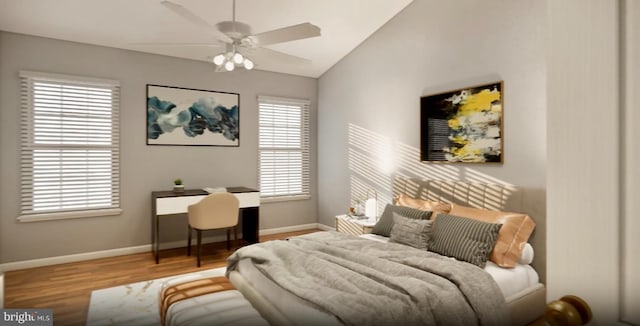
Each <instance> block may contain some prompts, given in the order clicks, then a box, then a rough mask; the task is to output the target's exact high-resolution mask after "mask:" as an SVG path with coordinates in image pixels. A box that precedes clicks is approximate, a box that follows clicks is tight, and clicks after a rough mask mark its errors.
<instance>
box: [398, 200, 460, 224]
mask: <svg viewBox="0 0 640 326" xmlns="http://www.w3.org/2000/svg"><path fill="white" fill-rule="evenodd" d="M393 202H394V205H396V206H405V207H411V208H415V209H419V210H421V211H431V212H433V213H432V214H431V219H433V216H435V215H436V214H438V213H444V214H448V213H449V211H450V210H451V204H447V203H441V202H437V201H431V200H425V199H416V198H411V197H409V196H405V195H398V196H396V197H394V200H393Z"/></svg>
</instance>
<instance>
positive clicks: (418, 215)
mask: <svg viewBox="0 0 640 326" xmlns="http://www.w3.org/2000/svg"><path fill="white" fill-rule="evenodd" d="M393 212H396V213H398V214H400V215H402V216H405V217H408V218H412V219H416V220H428V219H429V216H431V212H429V211H421V210H419V209H415V208H411V207H402V206H395V205H391V204H387V206H385V208H384V211H383V212H382V215H381V216H380V220H378V223H376V225H375V226H374V227H373V229H372V230H371V233H373V234H377V235H381V236H385V237H388V236H389V235H391V228H392V227H393Z"/></svg>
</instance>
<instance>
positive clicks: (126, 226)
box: [0, 32, 317, 263]
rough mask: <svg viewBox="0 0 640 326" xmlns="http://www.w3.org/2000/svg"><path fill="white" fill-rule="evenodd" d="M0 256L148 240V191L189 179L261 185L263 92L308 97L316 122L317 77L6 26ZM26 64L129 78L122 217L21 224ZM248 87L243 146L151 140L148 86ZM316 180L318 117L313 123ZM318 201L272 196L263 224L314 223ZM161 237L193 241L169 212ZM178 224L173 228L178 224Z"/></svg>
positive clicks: (1, 58)
mask: <svg viewBox="0 0 640 326" xmlns="http://www.w3.org/2000/svg"><path fill="white" fill-rule="evenodd" d="M0 69H1V71H0V94H2V97H1V98H0V136H1V140H0V153H2V154H1V155H2V156H1V158H2V160H1V163H0V164H1V165H0V173H1V176H2V180H1V182H0V206H1V208H0V263H7V262H13V261H21V260H28V259H35V258H42V257H52V256H59V255H68V254H74V253H83V252H91V251H97V250H106V249H115V248H124V247H130V246H138V245H144V244H149V243H150V241H151V239H150V234H151V231H150V228H151V226H150V225H151V224H150V221H151V219H150V214H151V213H150V212H151V205H150V192H151V191H152V190H168V189H170V188H171V186H172V183H173V181H172V180H173V179H175V178H176V177H181V178H182V179H183V180H184V182H185V184H186V187H187V188H200V187H204V186H225V185H228V186H232V185H242V186H248V187H256V186H257V183H258V175H257V174H258V156H257V154H258V151H257V140H258V139H257V126H258V120H257V101H256V96H257V95H272V96H284V97H296V98H307V99H309V100H310V101H311V103H312V106H311V107H312V110H311V121H315V120H316V113H317V111H316V97H317V80H316V79H313V78H306V77H298V76H293V75H285V74H277V73H270V72H264V71H257V70H254V71H250V72H247V71H242V70H240V71H235V72H233V73H215V72H214V71H213V67H212V65H211V64H207V63H206V62H196V61H191V60H183V59H178V58H172V57H166V56H159V55H150V54H144V53H138V52H133V51H125V50H119V49H113V48H106V47H99V46H93V45H87V44H79V43H71V42H65V41H59V40H53V39H46V38H39V37H32V36H25V35H19V34H12V33H6V32H0ZM19 70H34V71H43V72H50V73H61V74H71V75H80V76H90V77H99V78H109V79H116V80H119V81H120V82H121V130H122V131H121V178H122V180H121V197H122V199H121V204H122V208H123V210H124V212H123V214H122V215H120V216H109V217H98V218H82V219H73V220H58V221H48V222H31V223H18V222H17V221H16V217H17V216H18V214H19V205H18V202H19V193H20V186H19V156H18V153H19V142H18V139H19V132H20V130H19V112H20V97H19V94H20V93H19V79H18V71H19ZM147 83H150V84H159V85H168V86H179V87H187V88H198V89H208V90H216V91H225V92H236V93H239V94H240V147H235V148H225V147H188V146H147V145H146V140H145V137H146V136H145V132H146V113H145V112H146V110H145V107H146V106H145V105H146V104H145V90H146V88H145V85H146V84H147ZM311 134H312V137H311V141H312V156H311V162H312V165H311V166H312V173H311V174H312V181H313V182H315V175H316V173H315V164H314V163H315V150H313V149H314V148H315V143H316V137H315V134H316V130H315V123H312V130H311ZM316 197H317V196H316V193H315V188H312V199H310V200H303V201H293V202H279V203H267V204H263V205H262V207H261V219H260V223H261V228H262V229H268V228H277V227H284V226H292V225H300V224H308V223H315V222H316V220H317V217H316V210H317V208H316ZM163 228H164V230H167V232H166V233H165V234H163V235H162V237H161V238H162V240H163V241H175V240H181V239H185V235H186V231H185V229H186V222H185V219H183V218H174V219H167V220H166V221H165V224H163ZM171 231H173V232H171Z"/></svg>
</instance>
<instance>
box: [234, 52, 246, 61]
mask: <svg viewBox="0 0 640 326" xmlns="http://www.w3.org/2000/svg"><path fill="white" fill-rule="evenodd" d="M242 61H244V57H243V56H242V54H240V53H238V52H236V53H234V54H233V62H235V63H236V64H242Z"/></svg>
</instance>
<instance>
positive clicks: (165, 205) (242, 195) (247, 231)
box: [151, 187, 260, 264]
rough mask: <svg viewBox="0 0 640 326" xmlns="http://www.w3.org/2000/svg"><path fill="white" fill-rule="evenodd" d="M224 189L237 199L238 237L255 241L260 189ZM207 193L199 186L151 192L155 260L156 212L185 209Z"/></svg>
mask: <svg viewBox="0 0 640 326" xmlns="http://www.w3.org/2000/svg"><path fill="white" fill-rule="evenodd" d="M227 191H228V192H230V193H232V194H234V195H236V197H238V200H239V201H240V218H241V219H242V238H243V239H244V240H245V241H247V242H249V243H257V242H258V241H259V240H258V229H259V228H260V192H259V191H258V190H255V189H251V188H245V187H227ZM207 195H208V193H207V192H206V191H204V190H202V189H191V190H185V191H184V192H173V191H152V192H151V238H152V239H153V254H154V255H155V257H156V264H158V263H159V262H160V223H159V222H160V216H162V215H169V214H184V213H187V211H188V207H189V205H191V204H195V203H197V202H198V201H200V200H201V199H202V198H204V197H205V196H207ZM185 234H186V229H185Z"/></svg>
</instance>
